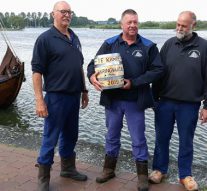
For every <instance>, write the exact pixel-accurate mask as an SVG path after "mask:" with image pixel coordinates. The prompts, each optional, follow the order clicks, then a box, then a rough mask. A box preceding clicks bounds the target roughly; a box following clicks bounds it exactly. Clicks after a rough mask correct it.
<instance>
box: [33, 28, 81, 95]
mask: <svg viewBox="0 0 207 191" xmlns="http://www.w3.org/2000/svg"><path fill="white" fill-rule="evenodd" d="M68 30H69V32H70V34H71V39H70V40H69V38H68V37H66V36H65V35H63V34H62V33H60V32H59V31H58V30H57V29H56V28H55V27H54V26H53V27H51V28H50V29H49V30H47V31H45V32H44V33H42V34H41V35H40V36H39V37H38V38H37V40H36V43H35V46H34V50H33V58H32V71H33V72H37V73H40V74H42V75H43V78H44V86H43V88H44V91H46V92H62V93H69V94H74V93H80V92H81V91H82V90H83V75H82V65H83V55H82V52H81V44H80V41H79V39H78V37H77V36H76V35H75V33H74V32H73V31H72V30H71V29H68Z"/></svg>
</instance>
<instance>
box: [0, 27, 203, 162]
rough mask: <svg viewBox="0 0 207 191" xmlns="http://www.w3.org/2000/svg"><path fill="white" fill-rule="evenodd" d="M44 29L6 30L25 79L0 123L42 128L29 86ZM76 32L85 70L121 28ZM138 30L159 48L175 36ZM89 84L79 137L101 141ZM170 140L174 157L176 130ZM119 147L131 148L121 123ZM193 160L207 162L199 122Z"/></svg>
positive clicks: (95, 95)
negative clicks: (39, 39)
mask: <svg viewBox="0 0 207 191" xmlns="http://www.w3.org/2000/svg"><path fill="white" fill-rule="evenodd" d="M45 30H46V29H25V30H24V31H9V32H8V36H9V39H10V41H11V43H12V45H13V46H14V48H15V50H16V52H17V55H18V56H19V57H20V59H21V60H22V61H24V62H25V76H26V79H27V80H26V82H24V83H23V85H22V88H21V90H20V93H19V95H18V97H17V99H16V101H15V102H14V103H13V105H12V106H11V107H9V108H8V109H6V110H0V125H3V126H5V128H6V126H12V127H17V128H18V132H19V133H20V132H21V131H19V130H21V129H22V131H24V132H25V131H28V132H29V131H30V130H35V131H42V124H43V120H42V119H40V118H37V117H36V115H35V102H34V93H33V89H32V79H31V75H32V72H31V66H30V61H31V57H32V49H33V46H34V42H35V40H36V38H37V36H38V35H39V34H40V33H42V32H43V31H45ZM74 30H75V31H76V33H77V34H78V36H79V38H80V40H81V43H82V49H83V54H84V58H85V65H84V70H86V67H87V64H88V63H89V61H90V60H91V59H92V58H93V57H94V56H95V54H96V52H97V50H98V48H99V47H100V45H101V44H102V42H103V41H104V40H105V39H106V38H109V37H111V36H113V35H116V34H118V33H119V32H120V30H102V29H74ZM198 33H199V34H200V35H201V36H202V37H204V38H206V39H207V32H205V31H199V32H198ZM140 34H141V35H143V36H144V37H147V38H149V39H151V40H152V41H154V42H156V43H157V45H158V47H159V48H160V47H161V46H162V44H163V43H164V41H165V40H166V39H168V38H169V37H171V36H174V31H173V30H140ZM2 42H3V40H2V39H0V45H1V49H0V54H3V51H4V47H3V45H2V44H3V43H2ZM86 83H87V86H88V87H89V97H90V103H89V107H88V108H86V109H85V110H81V111H80V140H84V141H86V142H90V143H99V144H102V145H103V144H104V136H105V132H106V129H105V121H104V108H103V107H101V106H99V96H100V94H99V92H97V91H95V90H94V88H93V87H92V85H90V84H89V82H88V80H87V81H86ZM153 119H154V115H153V112H152V110H151V109H149V110H147V111H146V136H147V140H148V145H149V152H150V155H153V148H154V137H155V133H154V125H153ZM172 140H173V141H172V142H171V155H172V158H174V160H177V148H178V138H177V131H176V129H175V133H174V135H173V138H172ZM121 141H122V148H125V149H127V150H130V149H131V141H130V137H129V134H128V130H127V127H126V123H124V128H123V131H122V140H121ZM194 142H195V149H194V150H195V160H194V163H195V164H198V165H201V164H202V165H207V146H206V145H207V128H206V125H205V126H201V125H198V127H197V130H196V135H195V140H194Z"/></svg>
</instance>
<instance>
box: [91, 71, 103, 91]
mask: <svg viewBox="0 0 207 191" xmlns="http://www.w3.org/2000/svg"><path fill="white" fill-rule="evenodd" d="M98 74H99V72H95V73H94V74H93V75H92V76H91V77H90V81H91V83H92V84H93V86H94V87H95V88H96V90H98V91H102V90H103V89H102V86H101V84H100V82H99V81H98V80H97V76H98Z"/></svg>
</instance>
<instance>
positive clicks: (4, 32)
mask: <svg viewBox="0 0 207 191" xmlns="http://www.w3.org/2000/svg"><path fill="white" fill-rule="evenodd" d="M0 28H1V30H0V32H1V35H2V37H3V39H4V41H5V43H6V44H7V46H8V47H10V49H11V50H12V52H13V54H14V56H15V57H17V54H16V52H15V51H14V48H13V46H12V44H11V42H10V40H9V38H8V36H7V34H6V32H7V30H6V27H5V25H4V22H3V20H2V18H1V16H0Z"/></svg>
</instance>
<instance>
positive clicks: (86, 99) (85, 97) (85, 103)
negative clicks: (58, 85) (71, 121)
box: [81, 92, 89, 109]
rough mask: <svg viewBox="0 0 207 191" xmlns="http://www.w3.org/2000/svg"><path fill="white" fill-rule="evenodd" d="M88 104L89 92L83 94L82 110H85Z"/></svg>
mask: <svg viewBox="0 0 207 191" xmlns="http://www.w3.org/2000/svg"><path fill="white" fill-rule="evenodd" d="M88 102H89V99H88V92H83V93H82V98H81V109H85V108H86V107H87V105H88Z"/></svg>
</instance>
